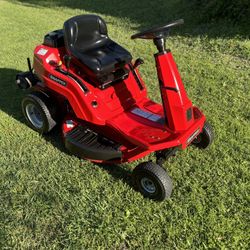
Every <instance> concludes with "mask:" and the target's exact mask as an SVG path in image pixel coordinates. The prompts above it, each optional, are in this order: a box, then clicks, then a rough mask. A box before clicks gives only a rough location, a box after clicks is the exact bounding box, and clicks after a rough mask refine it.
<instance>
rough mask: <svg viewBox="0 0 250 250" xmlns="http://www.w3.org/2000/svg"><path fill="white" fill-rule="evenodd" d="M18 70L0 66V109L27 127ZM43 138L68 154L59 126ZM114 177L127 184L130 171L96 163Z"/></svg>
mask: <svg viewBox="0 0 250 250" xmlns="http://www.w3.org/2000/svg"><path fill="white" fill-rule="evenodd" d="M19 72H20V71H17V70H15V69H9V68H0V110H1V111H3V112H4V113H6V114H7V115H9V116H11V117H13V118H14V119H16V120H17V121H19V122H21V123H23V124H25V125H26V126H27V129H28V125H27V123H26V121H25V118H24V116H23V114H22V110H21V101H22V98H23V97H24V96H25V95H26V94H27V91H22V90H20V89H19V88H18V87H17V86H16V85H15V77H16V74H17V73H19ZM43 138H44V139H45V140H46V141H47V142H49V143H51V144H52V145H53V146H55V147H56V148H58V149H59V150H60V151H61V152H64V153H66V154H69V152H68V151H67V150H66V149H65V147H64V144H63V142H62V138H61V131H60V128H59V127H56V128H55V129H54V130H52V131H51V132H50V133H49V135H44V136H43ZM96 165H97V166H99V167H101V168H102V169H104V170H105V171H107V172H108V173H109V174H110V175H112V176H113V177H114V178H116V179H120V180H122V181H123V182H125V183H126V184H128V185H129V186H132V183H131V172H130V171H129V170H126V169H125V168H122V166H120V165H107V164H96Z"/></svg>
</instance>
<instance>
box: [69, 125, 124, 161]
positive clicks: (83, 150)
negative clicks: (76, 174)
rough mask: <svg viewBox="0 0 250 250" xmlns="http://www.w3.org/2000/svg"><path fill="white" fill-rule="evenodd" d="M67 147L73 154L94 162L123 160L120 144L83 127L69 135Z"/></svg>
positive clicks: (77, 128)
mask: <svg viewBox="0 0 250 250" xmlns="http://www.w3.org/2000/svg"><path fill="white" fill-rule="evenodd" d="M65 146H66V148H67V149H68V150H69V151H70V152H71V153H73V154H75V155H77V156H79V157H81V158H87V159H92V160H103V161H110V160H117V159H121V157H122V152H121V151H120V150H119V147H120V144H117V143H116V142H114V141H112V140H110V139H108V138H106V137H104V136H102V135H99V134H97V133H95V132H94V131H92V130H90V129H89V128H87V127H83V126H81V125H79V126H77V127H75V128H74V129H72V130H71V131H70V132H68V133H67V135H66V137H65Z"/></svg>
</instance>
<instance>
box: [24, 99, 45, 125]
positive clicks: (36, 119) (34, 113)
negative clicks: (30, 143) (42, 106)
mask: <svg viewBox="0 0 250 250" xmlns="http://www.w3.org/2000/svg"><path fill="white" fill-rule="evenodd" d="M25 111H26V114H27V117H28V119H29V121H30V122H31V123H32V125H33V126H35V127H36V128H39V129H40V128H42V127H43V119H42V114H41V112H40V110H39V109H38V108H37V107H36V106H35V105H34V104H33V103H29V104H28V105H27V106H26V107H25Z"/></svg>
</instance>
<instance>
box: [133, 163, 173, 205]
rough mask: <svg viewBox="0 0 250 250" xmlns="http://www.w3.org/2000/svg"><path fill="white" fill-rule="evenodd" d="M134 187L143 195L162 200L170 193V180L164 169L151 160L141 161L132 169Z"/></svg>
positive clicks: (171, 187)
mask: <svg viewBox="0 0 250 250" xmlns="http://www.w3.org/2000/svg"><path fill="white" fill-rule="evenodd" d="M133 180H134V184H135V188H136V189H137V190H138V191H139V192H140V193H141V194H142V195H143V196H144V197H147V198H150V199H153V200H158V201H163V200H165V199H166V198H168V197H170V195H171V193H172V189H173V186H172V181H171V179H170V177H169V176H168V174H167V172H166V171H165V169H163V168H162V167H160V166H159V165H158V164H156V163H153V162H143V163H141V164H139V165H138V166H137V167H136V168H135V169H134V171H133Z"/></svg>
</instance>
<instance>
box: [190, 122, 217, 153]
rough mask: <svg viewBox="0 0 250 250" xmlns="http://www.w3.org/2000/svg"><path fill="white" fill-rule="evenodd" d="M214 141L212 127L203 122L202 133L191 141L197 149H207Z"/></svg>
mask: <svg viewBox="0 0 250 250" xmlns="http://www.w3.org/2000/svg"><path fill="white" fill-rule="evenodd" d="M213 140H214V132H213V129H212V126H211V125H210V124H209V123H208V122H205V124H204V127H203V130H202V132H201V133H200V134H199V135H198V136H197V137H196V138H195V139H194V140H193V141H192V144H193V145H195V146H196V147H198V148H201V149H205V148H207V147H209V146H210V145H211V144H212V142H213Z"/></svg>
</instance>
